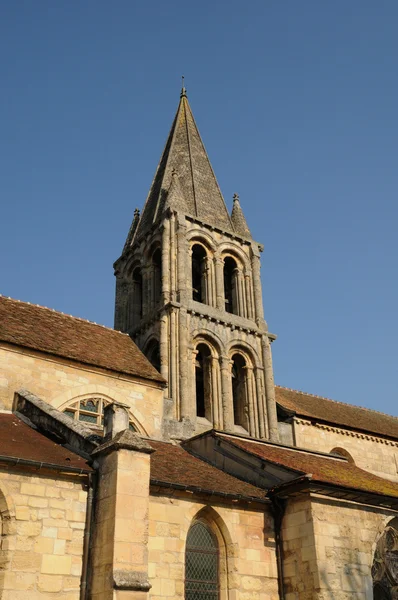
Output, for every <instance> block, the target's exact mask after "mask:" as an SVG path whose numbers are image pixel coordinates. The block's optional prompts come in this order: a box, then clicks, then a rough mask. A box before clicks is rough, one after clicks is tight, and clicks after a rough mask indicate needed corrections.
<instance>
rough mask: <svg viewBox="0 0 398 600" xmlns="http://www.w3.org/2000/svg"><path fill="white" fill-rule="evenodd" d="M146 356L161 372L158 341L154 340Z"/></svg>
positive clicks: (146, 351)
mask: <svg viewBox="0 0 398 600" xmlns="http://www.w3.org/2000/svg"><path fill="white" fill-rule="evenodd" d="M145 356H146V357H147V359H148V360H149V362H150V363H151V365H152V366H154V367H155V369H156V370H157V371H160V347H159V342H158V341H157V340H152V341H151V342H150V344H149V345H148V347H147V349H146V350H145Z"/></svg>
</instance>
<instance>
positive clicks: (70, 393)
mask: <svg viewBox="0 0 398 600" xmlns="http://www.w3.org/2000/svg"><path fill="white" fill-rule="evenodd" d="M90 397H101V398H103V399H104V400H105V401H107V402H109V403H113V402H115V403H116V404H124V405H126V404H130V403H129V402H128V399H127V398H126V397H125V396H124V395H123V394H121V393H120V392H118V391H117V390H115V389H113V388H109V387H107V386H105V385H98V384H87V385H83V386H81V387H77V388H72V389H70V390H67V391H65V392H63V393H62V394H59V396H57V397H56V398H54V399H53V400H52V401H51V406H53V407H54V408H56V409H57V410H59V411H60V412H62V411H63V410H64V409H65V408H66V407H67V406H68V405H70V404H71V403H73V402H78V401H79V400H86V399H88V398H90ZM129 415H130V420H131V422H132V424H133V425H134V427H135V429H136V430H137V431H138V433H142V434H143V435H148V433H147V431H146V430H145V427H144V426H143V425H142V423H141V422H140V421H139V420H138V419H137V417H136V416H135V415H134V413H133V410H132V408H130V410H129Z"/></svg>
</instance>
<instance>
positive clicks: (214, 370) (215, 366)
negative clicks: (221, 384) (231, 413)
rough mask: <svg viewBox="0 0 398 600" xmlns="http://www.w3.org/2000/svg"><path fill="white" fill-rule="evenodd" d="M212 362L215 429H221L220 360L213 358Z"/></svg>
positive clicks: (212, 398) (212, 400)
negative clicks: (219, 396) (219, 397)
mask: <svg viewBox="0 0 398 600" xmlns="http://www.w3.org/2000/svg"><path fill="white" fill-rule="evenodd" d="M210 360H211V402H212V415H213V427H214V428H215V429H220V428H221V423H220V414H219V400H218V360H217V358H216V357H215V356H212V357H211V359H210Z"/></svg>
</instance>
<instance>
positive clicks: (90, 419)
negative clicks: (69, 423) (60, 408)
mask: <svg viewBox="0 0 398 600" xmlns="http://www.w3.org/2000/svg"><path fill="white" fill-rule="evenodd" d="M79 421H85V422H86V423H96V422H97V416H96V415H85V414H84V413H80V414H79Z"/></svg>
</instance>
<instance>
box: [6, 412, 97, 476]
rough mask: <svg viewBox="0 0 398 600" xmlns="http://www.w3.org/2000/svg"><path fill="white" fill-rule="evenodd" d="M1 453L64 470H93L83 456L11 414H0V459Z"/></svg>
mask: <svg viewBox="0 0 398 600" xmlns="http://www.w3.org/2000/svg"><path fill="white" fill-rule="evenodd" d="M2 456H4V457H8V458H12V459H16V460H18V459H19V460H22V461H24V460H28V461H35V462H39V463H46V464H48V465H53V466H54V467H59V468H60V469H61V470H63V471H68V470H69V469H70V470H72V469H73V470H76V469H81V470H82V471H87V472H88V471H91V470H92V469H91V467H89V466H88V464H87V462H86V461H85V459H84V458H82V457H81V456H78V455H77V454H75V453H74V452H71V451H70V450H67V449H66V448H64V447H63V446H61V445H60V444H57V443H56V442H53V441H52V440H50V439H49V438H47V437H46V436H44V435H43V434H41V433H39V431H37V430H36V429H32V427H29V425H27V424H26V423H24V422H23V421H21V420H20V419H18V417H16V416H15V415H14V414H11V413H0V461H1V457H2Z"/></svg>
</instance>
